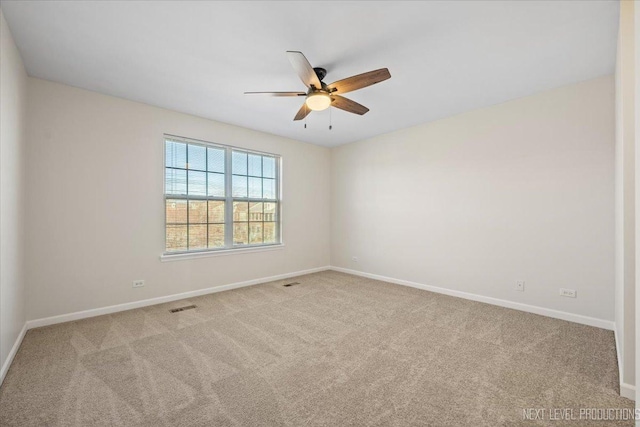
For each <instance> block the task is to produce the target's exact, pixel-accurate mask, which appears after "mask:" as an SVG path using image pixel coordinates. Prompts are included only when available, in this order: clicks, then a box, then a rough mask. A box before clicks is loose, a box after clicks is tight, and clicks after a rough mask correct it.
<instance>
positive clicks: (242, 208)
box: [233, 202, 249, 221]
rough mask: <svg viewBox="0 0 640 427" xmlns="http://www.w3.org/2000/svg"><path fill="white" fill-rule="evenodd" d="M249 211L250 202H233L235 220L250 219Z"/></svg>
mask: <svg viewBox="0 0 640 427" xmlns="http://www.w3.org/2000/svg"><path fill="white" fill-rule="evenodd" d="M248 211H249V203H247V202H233V220H234V221H248V216H247V212H248Z"/></svg>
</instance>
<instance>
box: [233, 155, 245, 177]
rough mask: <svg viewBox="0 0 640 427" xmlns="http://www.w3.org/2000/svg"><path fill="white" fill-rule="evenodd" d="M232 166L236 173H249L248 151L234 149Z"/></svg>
mask: <svg viewBox="0 0 640 427" xmlns="http://www.w3.org/2000/svg"><path fill="white" fill-rule="evenodd" d="M231 163H232V168H233V171H232V172H231V173H234V174H236V175H246V174H247V153H243V152H239V151H234V152H233V156H232V162H231Z"/></svg>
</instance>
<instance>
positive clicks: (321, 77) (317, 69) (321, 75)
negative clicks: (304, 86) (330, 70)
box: [313, 67, 327, 89]
mask: <svg viewBox="0 0 640 427" xmlns="http://www.w3.org/2000/svg"><path fill="white" fill-rule="evenodd" d="M313 71H315V72H316V76H318V80H320V83H322V80H324V78H325V76H326V75H327V70H325V69H324V68H321V67H314V68H313ZM318 89H319V88H318Z"/></svg>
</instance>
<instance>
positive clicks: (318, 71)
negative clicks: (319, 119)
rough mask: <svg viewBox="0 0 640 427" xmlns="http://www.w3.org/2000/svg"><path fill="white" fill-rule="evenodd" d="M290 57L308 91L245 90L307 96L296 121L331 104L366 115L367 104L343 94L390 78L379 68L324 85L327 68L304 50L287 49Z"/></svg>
mask: <svg viewBox="0 0 640 427" xmlns="http://www.w3.org/2000/svg"><path fill="white" fill-rule="evenodd" d="M287 56H288V57H289V62H291V65H292V66H293V69H294V70H295V71H296V73H297V74H298V76H299V77H300V80H302V83H304V84H305V86H307V88H309V89H308V90H307V92H245V95H268V96H304V97H306V99H305V102H304V104H302V107H301V108H300V110H299V111H298V114H296V116H295V117H294V118H293V120H302V119H304V118H305V117H307V115H308V114H309V113H310V112H311V111H322V110H325V109H327V108H329V107H330V106H331V107H336V108H340V109H341V110H344V111H348V112H350V113H354V114H359V115H363V114H365V113H366V112H367V111H369V109H368V108H367V107H365V106H364V105H360V104H358V103H357V102H355V101H352V100H350V99H348V98H345V97H343V96H341V94H343V93H347V92H351V91H354V90H358V89H362V88H364V87H367V86H371V85H374V84H376V83H380V82H381V81H384V80H387V79H389V78H391V74H389V70H388V69H386V68H380V69H379V70H374V71H369V72H368V73H363V74H358V75H357V76H351V77H347V78H346V79H342V80H338V81H337V82H333V83H331V84H325V83H324V82H323V81H322V79H324V77H325V76H326V75H327V70H325V69H324V68H319V67H317V68H313V67H312V66H311V64H309V61H308V60H307V58H306V57H305V56H304V55H303V54H302V52H297V51H287Z"/></svg>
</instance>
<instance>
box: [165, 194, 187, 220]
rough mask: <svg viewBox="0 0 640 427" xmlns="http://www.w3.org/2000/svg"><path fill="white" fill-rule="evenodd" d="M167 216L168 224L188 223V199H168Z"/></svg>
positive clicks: (166, 204)
mask: <svg viewBox="0 0 640 427" xmlns="http://www.w3.org/2000/svg"><path fill="white" fill-rule="evenodd" d="M165 206H166V215H167V216H166V218H167V224H186V223H187V201H186V200H171V199H169V200H167V201H166V203H165Z"/></svg>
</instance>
